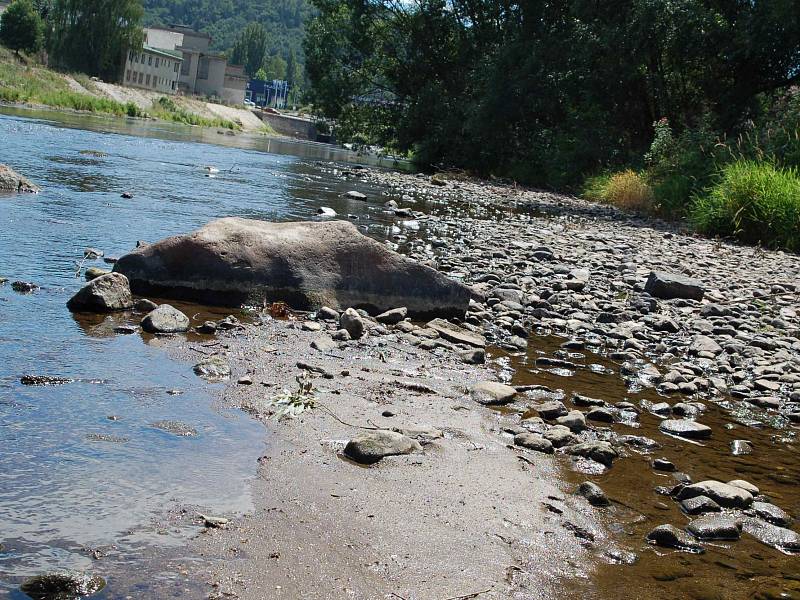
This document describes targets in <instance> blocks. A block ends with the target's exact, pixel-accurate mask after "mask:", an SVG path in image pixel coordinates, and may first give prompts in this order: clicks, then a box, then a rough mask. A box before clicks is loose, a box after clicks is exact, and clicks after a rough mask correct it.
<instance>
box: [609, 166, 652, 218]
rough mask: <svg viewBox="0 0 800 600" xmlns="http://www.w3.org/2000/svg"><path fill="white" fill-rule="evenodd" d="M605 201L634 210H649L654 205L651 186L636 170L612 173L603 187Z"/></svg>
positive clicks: (624, 208)
mask: <svg viewBox="0 0 800 600" xmlns="http://www.w3.org/2000/svg"><path fill="white" fill-rule="evenodd" d="M605 197H606V202H610V203H611V204H613V205H615V206H618V207H619V208H622V209H623V210H630V211H634V212H651V211H652V210H653V209H654V207H655V196H654V195H653V188H651V187H650V186H649V185H648V183H647V181H646V180H645V179H644V177H642V176H641V175H639V174H638V173H637V172H636V171H633V170H631V169H628V170H627V171H622V172H620V173H615V174H614V175H612V176H611V177H610V178H609V180H608V184H607V185H606V189H605Z"/></svg>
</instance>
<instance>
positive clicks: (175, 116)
mask: <svg viewBox="0 0 800 600" xmlns="http://www.w3.org/2000/svg"><path fill="white" fill-rule="evenodd" d="M151 113H152V115H153V116H154V117H157V118H159V119H163V120H164V121H172V122H173V123H184V124H185V125H196V126H199V127H220V128H223V129H230V130H234V131H235V130H237V129H239V128H240V127H239V125H238V124H236V123H234V122H233V121H228V120H226V119H208V118H206V117H201V116H200V115H197V114H195V113H192V112H189V111H188V110H186V109H184V108H182V107H180V106H178V105H177V104H176V103H175V101H174V100H173V99H172V98H168V97H167V96H162V97H161V98H159V99H158V100H157V101H156V102H154V103H153V108H152V109H151Z"/></svg>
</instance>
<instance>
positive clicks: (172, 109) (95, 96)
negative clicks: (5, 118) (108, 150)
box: [0, 47, 274, 133]
mask: <svg viewBox="0 0 800 600" xmlns="http://www.w3.org/2000/svg"><path fill="white" fill-rule="evenodd" d="M0 101H1V102H3V103H5V104H7V105H12V106H14V105H17V106H27V107H34V108H35V107H43V106H44V107H49V108H52V109H56V110H74V111H80V112H90V113H97V114H105V115H111V116H117V117H126V118H130V117H136V118H153V119H158V120H162V121H166V122H170V123H184V124H187V125H196V126H201V127H211V128H219V129H225V130H230V131H242V132H246V133H274V132H273V131H272V130H271V128H270V127H268V126H267V125H265V123H264V122H263V121H261V120H260V119H259V118H258V117H257V116H255V115H254V114H253V113H252V112H250V111H249V110H247V109H245V108H237V107H231V106H225V105H221V104H215V103H213V102H205V101H202V100H200V99H196V98H189V97H184V96H169V97H167V96H165V95H163V94H158V93H155V92H150V91H148V90H140V89H134V88H126V87H123V86H120V85H115V84H112V83H105V82H102V81H99V80H96V79H90V78H89V77H86V76H85V75H78V74H72V75H68V74H63V73H59V72H56V71H53V70H50V69H47V68H45V67H43V66H41V65H38V64H36V63H35V62H34V61H33V60H32V59H25V58H18V57H16V56H14V54H13V53H11V52H10V51H8V50H7V49H5V48H3V47H0Z"/></svg>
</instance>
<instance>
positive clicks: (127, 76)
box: [125, 69, 131, 81]
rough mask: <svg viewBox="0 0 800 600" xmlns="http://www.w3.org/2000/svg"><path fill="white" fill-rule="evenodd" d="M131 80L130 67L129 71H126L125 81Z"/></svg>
mask: <svg viewBox="0 0 800 600" xmlns="http://www.w3.org/2000/svg"><path fill="white" fill-rule="evenodd" d="M130 80H131V70H130V69H128V70H127V71H125V81H130Z"/></svg>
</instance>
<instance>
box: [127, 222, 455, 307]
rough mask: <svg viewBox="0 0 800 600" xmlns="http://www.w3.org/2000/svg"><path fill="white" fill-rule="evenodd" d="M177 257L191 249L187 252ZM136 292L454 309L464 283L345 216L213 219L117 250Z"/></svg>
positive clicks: (234, 300)
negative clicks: (278, 220) (389, 244)
mask: <svg viewBox="0 0 800 600" xmlns="http://www.w3.org/2000/svg"><path fill="white" fill-rule="evenodd" d="M186 257H192V260H187V259H186ZM114 270H115V271H117V272H119V273H122V274H124V275H126V276H127V277H128V278H129V280H130V281H131V286H132V289H133V290H134V291H136V292H137V293H151V292H158V293H159V295H161V296H166V297H176V298H187V299H193V300H199V301H202V302H206V303H210V304H223V305H240V304H246V303H248V302H257V303H262V302H263V301H264V300H265V299H266V300H267V301H285V302H288V303H289V304H291V305H292V306H294V307H296V308H301V309H306V308H315V307H320V306H329V307H332V308H346V307H360V308H365V309H369V310H370V311H371V312H374V313H380V312H383V311H386V310H390V309H392V308H395V307H397V306H405V307H407V309H408V312H409V314H410V315H412V316H417V315H423V316H424V315H430V316H459V317H460V316H463V315H464V313H465V312H466V309H467V307H468V304H469V300H470V297H471V291H470V289H469V288H468V287H467V286H465V285H462V284H460V283H458V282H456V281H454V280H452V279H450V278H448V277H447V276H446V275H444V274H442V273H440V272H438V271H435V270H433V269H431V268H430V267H427V266H423V265H421V264H419V263H417V262H415V261H413V260H411V259H408V258H406V257H404V256H402V255H400V254H397V253H395V252H392V251H391V250H389V249H388V248H387V247H386V246H385V245H384V244H381V243H379V242H377V241H375V240H372V239H370V238H368V237H367V236H365V235H363V234H362V233H360V232H359V230H358V229H357V228H356V226H355V225H353V224H352V223H349V222H346V221H316V222H297V223H269V222H266V221H257V220H249V219H240V218H226V219H219V220H217V221H213V222H211V223H209V224H208V225H206V226H205V227H203V228H201V229H199V230H198V231H195V232H194V233H191V234H188V235H181V236H177V237H172V238H168V239H165V240H162V241H160V242H157V243H155V244H151V245H149V246H146V247H144V248H139V249H137V250H135V251H134V252H132V253H130V254H127V255H126V256H123V257H122V258H120V259H119V261H118V262H117V263H116V265H114Z"/></svg>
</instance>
